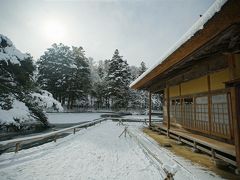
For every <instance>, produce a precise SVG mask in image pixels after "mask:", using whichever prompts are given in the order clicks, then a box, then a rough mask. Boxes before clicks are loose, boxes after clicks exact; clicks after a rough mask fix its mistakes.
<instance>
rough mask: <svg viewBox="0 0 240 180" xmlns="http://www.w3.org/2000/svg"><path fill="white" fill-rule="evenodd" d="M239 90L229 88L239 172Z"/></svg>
mask: <svg viewBox="0 0 240 180" xmlns="http://www.w3.org/2000/svg"><path fill="white" fill-rule="evenodd" d="M239 89H240V88H238V89H237V88H236V87H232V88H231V102H232V104H231V105H232V120H233V131H234V142H235V150H236V161H237V168H238V170H240V136H239V134H240V112H239V110H240V103H239V102H238V100H239V98H240V97H239V95H240V90H239Z"/></svg>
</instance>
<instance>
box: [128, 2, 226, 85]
mask: <svg viewBox="0 0 240 180" xmlns="http://www.w3.org/2000/svg"><path fill="white" fill-rule="evenodd" d="M226 2H227V0H215V2H214V3H213V4H212V5H211V6H210V8H209V9H208V10H207V11H206V12H205V13H204V14H203V16H202V17H200V18H199V20H198V21H196V22H195V23H194V24H193V26H192V27H191V28H190V29H189V30H188V31H187V32H186V33H185V34H184V35H183V36H182V37H181V38H180V39H179V40H178V41H177V42H176V43H175V44H174V45H173V47H172V48H170V49H169V50H168V51H167V53H166V54H164V55H163V56H162V57H161V58H160V60H159V61H158V62H157V63H156V64H155V65H153V66H152V67H151V68H149V69H148V70H147V71H145V72H144V73H143V74H142V75H141V76H139V77H138V78H137V79H135V80H134V81H133V82H132V83H131V84H130V87H132V86H134V85H135V84H137V83H138V82H139V81H140V80H142V79H143V78H144V77H145V76H146V75H147V74H149V73H150V72H151V71H152V70H153V69H155V68H156V67H157V66H159V65H160V64H161V63H162V62H163V61H164V60H165V59H167V57H169V56H170V55H171V54H172V53H173V52H174V51H176V50H177V49H178V48H179V47H180V46H181V45H183V44H184V43H185V42H187V41H188V40H189V39H190V38H191V37H192V36H194V34H195V33H196V32H198V31H199V30H201V29H203V27H204V25H205V24H206V23H207V22H208V20H210V19H211V18H212V17H213V16H214V14H216V13H217V12H219V11H220V10H221V8H222V6H223V5H224V4H225V3H226Z"/></svg>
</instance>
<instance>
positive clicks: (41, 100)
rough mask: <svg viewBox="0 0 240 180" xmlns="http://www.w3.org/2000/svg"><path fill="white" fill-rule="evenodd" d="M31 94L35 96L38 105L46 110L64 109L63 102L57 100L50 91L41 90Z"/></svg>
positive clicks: (34, 99)
mask: <svg viewBox="0 0 240 180" xmlns="http://www.w3.org/2000/svg"><path fill="white" fill-rule="evenodd" d="M31 96H32V98H33V101H34V103H36V104H37V106H40V107H42V108H43V109H45V110H47V109H54V110H57V111H60V112H62V111H63V107H62V105H61V103H60V102H58V101H57V100H55V99H54V98H53V95H52V94H51V93H50V92H48V91H45V90H40V91H39V93H37V92H34V93H31Z"/></svg>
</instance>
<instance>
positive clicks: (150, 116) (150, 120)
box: [148, 91, 152, 127]
mask: <svg viewBox="0 0 240 180" xmlns="http://www.w3.org/2000/svg"><path fill="white" fill-rule="evenodd" d="M148 110H149V112H148V115H149V127H151V125H152V92H151V91H149V107H148Z"/></svg>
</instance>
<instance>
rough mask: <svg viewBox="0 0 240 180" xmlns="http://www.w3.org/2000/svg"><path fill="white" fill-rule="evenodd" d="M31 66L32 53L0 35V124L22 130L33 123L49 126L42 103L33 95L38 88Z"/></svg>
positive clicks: (0, 125) (32, 65)
mask: <svg viewBox="0 0 240 180" xmlns="http://www.w3.org/2000/svg"><path fill="white" fill-rule="evenodd" d="M34 69H35V66H34V64H33V60H32V57H31V56H30V55H29V54H24V53H21V52H20V51H19V50H18V49H16V47H15V46H14V45H13V43H12V42H11V40H10V39H8V38H7V37H6V36H3V35H0V128H1V127H3V126H4V127H9V126H11V127H13V128H14V129H15V130H22V129H26V128H28V127H29V126H28V125H29V124H32V123H40V124H41V125H42V126H45V127H46V126H48V122H47V117H46V115H45V113H44V111H43V107H40V106H37V105H36V104H35V102H34V98H33V96H32V93H35V94H37V92H36V91H37V90H39V88H38V87H37V86H36V84H35V83H34V81H33V71H34Z"/></svg>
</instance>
